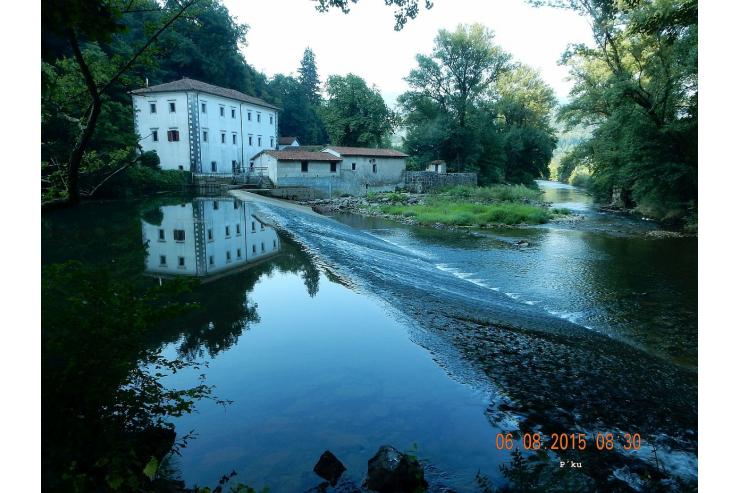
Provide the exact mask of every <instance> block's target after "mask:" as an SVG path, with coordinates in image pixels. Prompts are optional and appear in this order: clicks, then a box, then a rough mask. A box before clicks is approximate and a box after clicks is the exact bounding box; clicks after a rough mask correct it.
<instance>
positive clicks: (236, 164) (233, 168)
mask: <svg viewBox="0 0 740 493" xmlns="http://www.w3.org/2000/svg"><path fill="white" fill-rule="evenodd" d="M238 167H239V165H238V163H237V162H236V159H232V160H231V171H233V172H234V173H236V172H237V168H238ZM234 209H236V206H235V207H234Z"/></svg>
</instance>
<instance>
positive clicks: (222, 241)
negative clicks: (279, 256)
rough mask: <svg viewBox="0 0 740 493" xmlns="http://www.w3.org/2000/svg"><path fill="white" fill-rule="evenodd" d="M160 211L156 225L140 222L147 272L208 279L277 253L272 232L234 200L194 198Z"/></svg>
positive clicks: (277, 243) (275, 240) (248, 206)
mask: <svg viewBox="0 0 740 493" xmlns="http://www.w3.org/2000/svg"><path fill="white" fill-rule="evenodd" d="M160 211H161V212H162V221H161V223H160V224H150V223H148V222H146V221H145V220H143V219H142V220H141V230H142V235H143V238H144V243H146V244H147V245H148V248H149V249H148V256H147V260H146V271H147V272H148V273H149V274H153V275H156V276H162V277H167V276H173V275H188V276H198V277H211V276H216V275H221V274H225V273H227V272H229V271H231V270H234V269H237V268H240V267H245V266H246V265H247V264H249V263H251V262H254V261H256V260H260V259H262V258H265V257H268V256H270V255H272V254H275V253H277V252H278V251H279V250H280V238H279V237H278V234H277V232H276V231H275V229H274V228H272V227H270V226H268V225H266V224H265V223H264V222H263V221H261V220H260V219H259V218H257V217H256V216H255V215H254V213H253V210H252V206H250V205H249V204H248V203H245V202H241V201H239V200H236V199H230V198H223V197H200V198H196V199H193V201H192V202H191V203H184V204H181V205H170V206H164V207H160Z"/></svg>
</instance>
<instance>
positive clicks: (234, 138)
mask: <svg viewBox="0 0 740 493" xmlns="http://www.w3.org/2000/svg"><path fill="white" fill-rule="evenodd" d="M231 143H232V144H234V145H236V134H235V133H234V134H231Z"/></svg>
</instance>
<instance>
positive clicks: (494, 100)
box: [399, 24, 555, 184]
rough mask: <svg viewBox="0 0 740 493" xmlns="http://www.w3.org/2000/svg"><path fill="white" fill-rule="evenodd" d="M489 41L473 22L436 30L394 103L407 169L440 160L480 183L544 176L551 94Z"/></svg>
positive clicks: (549, 149)
mask: <svg viewBox="0 0 740 493" xmlns="http://www.w3.org/2000/svg"><path fill="white" fill-rule="evenodd" d="M493 38H494V35H493V33H492V32H491V31H490V30H488V29H486V28H485V27H484V26H482V25H480V24H475V25H472V26H463V25H461V26H458V27H457V29H456V30H455V31H454V32H449V31H445V30H440V32H439V34H438V35H437V37H436V38H435V42H434V48H433V50H432V53H431V55H422V54H420V55H417V57H416V60H417V67H416V68H414V69H412V70H411V72H410V74H409V76H408V77H407V78H406V81H407V82H408V83H409V86H410V87H411V90H410V91H408V92H406V93H404V94H402V95H401V96H400V97H399V103H400V105H401V108H402V110H403V116H404V123H405V124H406V129H407V133H406V137H405V139H404V146H405V148H406V151H407V152H408V153H409V154H411V155H412V156H413V157H414V158H413V162H412V164H413V165H416V166H423V165H424V164H426V162H428V161H430V160H433V159H443V160H445V161H448V169H451V170H453V171H475V172H477V173H478V175H479V181H480V182H481V183H484V184H485V183H493V182H501V181H513V182H518V183H530V182H531V181H532V180H533V179H534V178H539V177H541V176H547V171H548V169H547V163H548V162H549V160H550V156H551V155H552V149H553V148H554V145H555V140H554V137H553V130H552V128H551V127H550V125H549V119H550V114H551V112H552V110H553V108H554V106H555V97H554V95H553V91H552V89H551V88H549V87H548V86H547V85H546V84H545V83H544V82H543V81H542V79H541V78H540V77H539V74H537V72H536V71H534V70H533V69H531V68H529V67H526V66H524V65H521V64H516V63H513V62H512V61H511V55H509V54H508V53H506V52H505V51H504V50H503V49H501V48H500V47H498V46H496V45H495V44H494V42H493Z"/></svg>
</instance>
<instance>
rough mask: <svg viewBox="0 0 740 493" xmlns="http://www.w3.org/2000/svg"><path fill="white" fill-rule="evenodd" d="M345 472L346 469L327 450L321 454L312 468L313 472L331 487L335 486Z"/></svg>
mask: <svg viewBox="0 0 740 493" xmlns="http://www.w3.org/2000/svg"><path fill="white" fill-rule="evenodd" d="M346 470H347V468H346V467H344V464H342V463H341V462H340V461H339V459H337V458H336V456H335V455H334V454H332V453H331V452H329V451H328V450H327V451H326V452H324V453H323V454H321V457H319V461H318V462H317V463H316V465H315V466H313V472H315V473H316V474H318V475H319V476H321V477H322V478H323V479H326V480H327V481H329V483H331V485H332V486H334V485H335V484H337V480H338V479H339V477H340V476H341V475H342V473H344V471H346Z"/></svg>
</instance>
